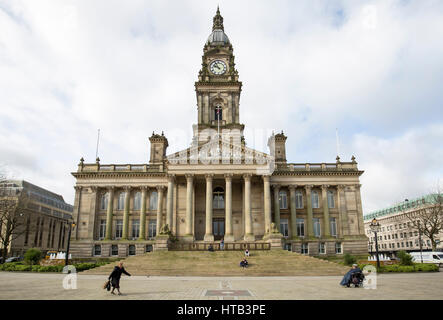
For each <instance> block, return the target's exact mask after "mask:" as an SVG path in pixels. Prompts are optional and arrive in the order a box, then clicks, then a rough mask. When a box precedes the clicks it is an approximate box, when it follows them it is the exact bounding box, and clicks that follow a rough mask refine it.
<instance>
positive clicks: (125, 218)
mask: <svg viewBox="0 0 443 320" xmlns="http://www.w3.org/2000/svg"><path fill="white" fill-rule="evenodd" d="M124 189H125V208H124V212H123V232H122V240H128V237H129V232H128V231H129V200H130V198H131V187H124Z"/></svg>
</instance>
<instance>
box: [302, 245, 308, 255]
mask: <svg viewBox="0 0 443 320" xmlns="http://www.w3.org/2000/svg"><path fill="white" fill-rule="evenodd" d="M308 253H309V250H308V244H307V243H302V244H301V254H308Z"/></svg>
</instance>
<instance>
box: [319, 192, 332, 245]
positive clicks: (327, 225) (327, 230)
mask: <svg viewBox="0 0 443 320" xmlns="http://www.w3.org/2000/svg"><path fill="white" fill-rule="evenodd" d="M328 188H329V185H325V184H324V185H322V186H321V196H322V203H323V218H324V219H323V221H324V223H323V224H324V227H323V236H324V237H326V238H328V237H330V236H331V228H330V221H329V206H328Z"/></svg>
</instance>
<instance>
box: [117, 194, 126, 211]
mask: <svg viewBox="0 0 443 320" xmlns="http://www.w3.org/2000/svg"><path fill="white" fill-rule="evenodd" d="M124 208H125V193H124V192H121V193H120V194H119V195H118V203H117V210H123V209H124Z"/></svg>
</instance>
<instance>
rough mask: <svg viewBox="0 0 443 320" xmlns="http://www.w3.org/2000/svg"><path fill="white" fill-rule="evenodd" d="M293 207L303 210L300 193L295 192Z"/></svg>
mask: <svg viewBox="0 0 443 320" xmlns="http://www.w3.org/2000/svg"><path fill="white" fill-rule="evenodd" d="M295 207H296V208H297V209H303V193H302V192H301V191H296V192H295Z"/></svg>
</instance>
